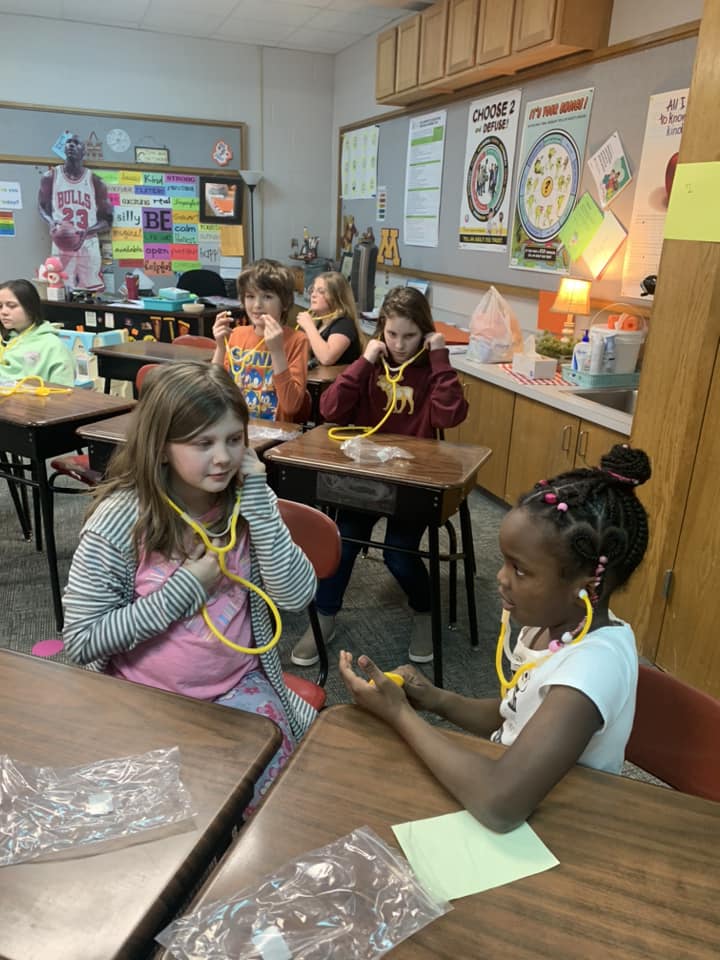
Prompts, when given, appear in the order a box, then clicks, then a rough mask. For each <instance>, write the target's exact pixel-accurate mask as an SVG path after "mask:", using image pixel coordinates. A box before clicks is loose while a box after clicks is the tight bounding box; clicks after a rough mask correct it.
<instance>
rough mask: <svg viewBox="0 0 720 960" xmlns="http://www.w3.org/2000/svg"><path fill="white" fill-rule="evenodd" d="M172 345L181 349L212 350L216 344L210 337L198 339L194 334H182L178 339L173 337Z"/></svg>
mask: <svg viewBox="0 0 720 960" xmlns="http://www.w3.org/2000/svg"><path fill="white" fill-rule="evenodd" d="M173 343H174V344H175V345H176V346H179V347H182V346H183V345H184V346H186V347H207V348H208V350H214V349H215V347H216V346H217V344H216V343H215V341H214V340H213V338H212V337H200V336H198V335H197V334H194V333H183V334H182V336H180V337H175V339H174V340H173Z"/></svg>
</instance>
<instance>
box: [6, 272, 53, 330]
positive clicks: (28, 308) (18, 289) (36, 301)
mask: <svg viewBox="0 0 720 960" xmlns="http://www.w3.org/2000/svg"><path fill="white" fill-rule="evenodd" d="M0 290H11V291H12V295H13V296H14V297H15V299H16V300H17V302H18V303H19V304H20V306H21V307H22V308H23V310H24V311H25V313H26V314H27V318H28V320H29V321H30V323H31V324H36V325H39V324H41V323H44V321H45V316H44V314H43V305H42V300H41V299H40V294H39V293H38V292H37V289H36V288H35V287H34V286H33V284H32V283H30V281H29V280H6V281H5V282H4V283H0Z"/></svg>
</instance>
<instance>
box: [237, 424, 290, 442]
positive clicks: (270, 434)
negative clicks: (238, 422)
mask: <svg viewBox="0 0 720 960" xmlns="http://www.w3.org/2000/svg"><path fill="white" fill-rule="evenodd" d="M301 435H302V430H297V431H294V432H290V431H288V430H282V429H280V427H271V426H267V427H258V426H257V425H256V424H254V423H251V424H250V426H249V427H248V440H294V439H295V437H299V436H301Z"/></svg>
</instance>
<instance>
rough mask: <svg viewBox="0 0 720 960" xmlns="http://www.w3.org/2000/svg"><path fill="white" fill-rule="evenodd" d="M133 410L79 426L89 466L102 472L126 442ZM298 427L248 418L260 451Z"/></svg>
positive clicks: (288, 436) (255, 446) (290, 435)
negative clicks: (267, 432)
mask: <svg viewBox="0 0 720 960" xmlns="http://www.w3.org/2000/svg"><path fill="white" fill-rule="evenodd" d="M132 423H133V414H132V413H121V414H120V416H118V417H110V418H109V419H107V420H98V422H97V423H86V424H85V425H84V426H82V427H80V429H79V430H78V432H77V433H78V436H79V437H80V440H81V441H82V445H83V446H86V445H87V448H88V455H89V457H90V466H91V467H92V469H93V470H97V472H98V473H104V472H105V468H106V467H107V463H108V460H109V459H110V455H111V454H112V452H113V450H114V449H115V447H117V446H118V445H120V444H123V443H125V441H126V440H127V437H128V433H129V431H130V430H131V429H132ZM268 430H272V431H273V432H274V433H275V436H274V437H268V436H262V435H261V431H268ZM299 433H300V427H299V426H298V425H297V424H296V423H284V422H282V421H280V420H257V419H255V418H254V417H251V418H250V421H249V424H248V434H249V440H250V446H251V447H252V448H253V450H254V451H255V452H256V453H257V454H258V455H262V454H264V453H265V451H266V450H269V449H270V447H273V446H275V444H276V443H284V442H285V441H286V440H290V439H292V438H293V437H296V436H297V435H298V434H299Z"/></svg>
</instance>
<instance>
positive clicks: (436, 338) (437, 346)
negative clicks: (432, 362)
mask: <svg viewBox="0 0 720 960" xmlns="http://www.w3.org/2000/svg"><path fill="white" fill-rule="evenodd" d="M425 346H426V347H427V349H428V350H442V348H443V347H444V346H445V337H444V336H443V335H442V334H441V333H438V332H437V330H434V331H433V332H432V333H428V334H427V336H426V337H425Z"/></svg>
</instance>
